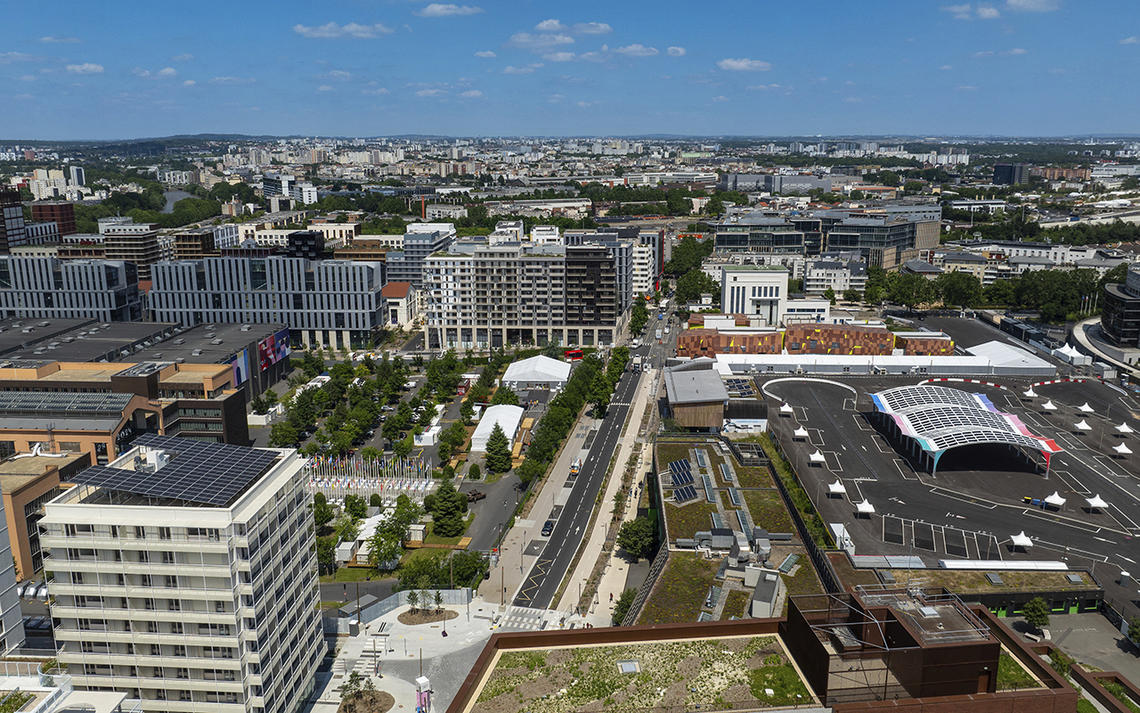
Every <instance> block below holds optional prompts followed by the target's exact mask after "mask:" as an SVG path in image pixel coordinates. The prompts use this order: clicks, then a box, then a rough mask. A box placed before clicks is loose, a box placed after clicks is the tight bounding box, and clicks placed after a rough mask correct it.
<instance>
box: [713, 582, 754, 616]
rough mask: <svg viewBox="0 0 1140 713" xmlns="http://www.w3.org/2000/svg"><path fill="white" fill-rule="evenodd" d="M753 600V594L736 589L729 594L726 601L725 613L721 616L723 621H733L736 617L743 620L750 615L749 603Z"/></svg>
mask: <svg viewBox="0 0 1140 713" xmlns="http://www.w3.org/2000/svg"><path fill="white" fill-rule="evenodd" d="M751 599H752V594H751V593H749V592H746V591H744V590H743V589H734V590H732V591H731V592H729V593H728V598H727V599H725V601H724V611H723V612H721V615H720V618H721V620H722V621H724V620H727V619H731V618H732V617H734V616H735V617H737V618H740V619H743V618H744V617H745V616H747V615H748V602H749V600H751Z"/></svg>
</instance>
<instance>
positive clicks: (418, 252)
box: [386, 223, 455, 290]
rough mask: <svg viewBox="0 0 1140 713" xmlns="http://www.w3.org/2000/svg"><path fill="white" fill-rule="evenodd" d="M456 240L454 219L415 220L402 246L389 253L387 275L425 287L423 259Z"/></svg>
mask: <svg viewBox="0 0 1140 713" xmlns="http://www.w3.org/2000/svg"><path fill="white" fill-rule="evenodd" d="M454 241H455V226H454V225H452V224H451V223H412V224H411V225H409V226H408V227H407V232H406V233H404V244H403V246H402V248H401V249H400V250H398V251H392V252H389V253H388V255H387V259H386V263H387V265H388V279H389V280H391V281H393V282H410V283H412V287H415V288H416V289H417V290H418V289H420V288H422V287H423V284H424V261H425V260H427V257H428V256H429V255H431V254H433V253H437V252H440V251H443V250H447V249H448V247H450V246H451V243H452V242H454Z"/></svg>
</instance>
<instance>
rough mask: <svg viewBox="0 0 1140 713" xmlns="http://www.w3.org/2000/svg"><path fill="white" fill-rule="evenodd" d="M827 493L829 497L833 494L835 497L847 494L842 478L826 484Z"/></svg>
mask: <svg viewBox="0 0 1140 713" xmlns="http://www.w3.org/2000/svg"><path fill="white" fill-rule="evenodd" d="M827 494H828V496H829V497H830V496H832V495H834V496H836V497H839V496H842V495H846V494H847V486H845V485H844V484H843V481H842V480H838V479H836V481H835V482H834V483H828V484H827Z"/></svg>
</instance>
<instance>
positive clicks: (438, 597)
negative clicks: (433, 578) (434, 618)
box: [432, 589, 443, 612]
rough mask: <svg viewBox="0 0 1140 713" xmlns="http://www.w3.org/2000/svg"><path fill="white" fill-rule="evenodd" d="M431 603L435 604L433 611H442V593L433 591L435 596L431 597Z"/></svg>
mask: <svg viewBox="0 0 1140 713" xmlns="http://www.w3.org/2000/svg"><path fill="white" fill-rule="evenodd" d="M432 602H433V603H434V604H435V610H436V611H437V612H438V611H443V592H441V591H439V590H438V589H437V590H435V594H434V595H432Z"/></svg>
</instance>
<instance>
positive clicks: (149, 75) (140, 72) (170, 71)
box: [131, 67, 178, 79]
mask: <svg viewBox="0 0 1140 713" xmlns="http://www.w3.org/2000/svg"><path fill="white" fill-rule="evenodd" d="M131 74H133V75H135V76H136V77H142V78H143V79H171V78H172V77H177V76H178V70H176V69H175V68H174V67H163V68H162V69H160V70H158V71H157V72H152V71H150V70H149V69H143V68H142V67H135V68H134V69H132V70H131Z"/></svg>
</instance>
